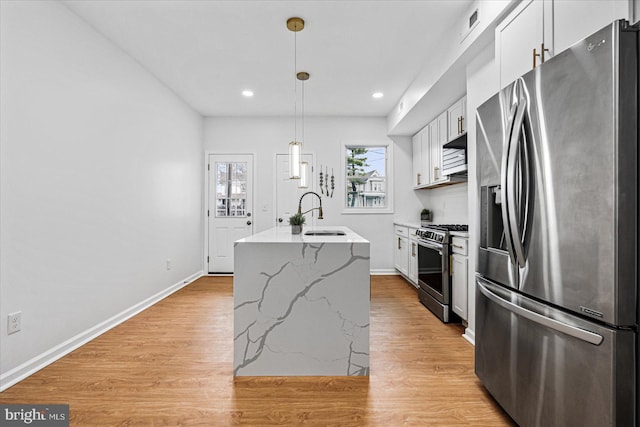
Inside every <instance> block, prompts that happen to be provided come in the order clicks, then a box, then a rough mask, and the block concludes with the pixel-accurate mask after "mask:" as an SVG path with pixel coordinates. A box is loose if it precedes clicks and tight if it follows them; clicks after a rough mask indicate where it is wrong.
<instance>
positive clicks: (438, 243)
mask: <svg viewBox="0 0 640 427" xmlns="http://www.w3.org/2000/svg"><path fill="white" fill-rule="evenodd" d="M468 229H469V228H468V226H467V225H461V224H438V225H429V226H426V227H421V228H419V229H418V230H416V236H417V237H418V285H419V288H418V298H420V302H421V303H422V304H423V305H424V306H425V307H427V308H428V309H429V310H431V312H432V313H433V314H435V315H436V316H438V318H439V319H440V320H442V321H443V322H445V323H449V322H458V321H459V320H460V319H459V318H458V316H456V315H455V314H454V313H453V311H451V251H450V241H451V237H450V234H449V233H450V232H451V231H464V232H466V231H468Z"/></svg>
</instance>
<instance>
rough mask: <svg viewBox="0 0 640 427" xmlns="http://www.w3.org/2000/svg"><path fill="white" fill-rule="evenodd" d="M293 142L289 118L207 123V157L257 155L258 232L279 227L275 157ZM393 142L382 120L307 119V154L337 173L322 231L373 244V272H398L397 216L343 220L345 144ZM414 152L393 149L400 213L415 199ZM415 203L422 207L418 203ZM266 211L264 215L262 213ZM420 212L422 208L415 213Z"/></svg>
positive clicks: (349, 216)
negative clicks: (335, 228)
mask: <svg viewBox="0 0 640 427" xmlns="http://www.w3.org/2000/svg"><path fill="white" fill-rule="evenodd" d="M292 138H293V120H292V118H289V117H256V118H246V117H242V118H224V117H212V118H207V119H205V151H206V152H208V153H214V154H217V153H220V154H225V153H226V154H230V153H254V154H255V157H254V162H255V164H256V176H257V177H258V179H257V180H256V183H255V184H256V185H255V186H254V189H255V190H254V192H255V206H256V207H257V209H256V211H255V214H254V221H255V222H254V224H255V228H254V231H255V232H260V231H263V230H266V229H268V228H270V227H273V226H274V225H275V215H276V214H275V208H276V207H275V206H274V205H273V204H274V191H275V188H274V180H275V178H274V173H275V171H274V166H275V155H276V154H278V153H280V154H286V153H287V150H288V143H289V141H291V140H292ZM367 141H368V142H371V143H376V142H383V143H384V142H388V143H390V144H394V143H393V141H391V140H390V139H389V138H387V137H386V121H385V119H384V118H383V117H379V118H375V117H374V118H363V117H340V118H337V117H336V118H332V117H306V118H305V138H304V148H303V152H305V153H313V154H314V155H315V162H316V164H317V165H323V166H329V169H331V168H333V169H334V172H335V177H336V178H335V179H336V192H335V194H334V198H332V199H329V198H326V197H323V200H322V206H323V208H324V218H325V219H324V220H322V221H321V222H319V224H320V223H321V224H323V225H345V226H347V227H349V228H351V229H353V230H354V231H355V232H357V233H358V234H360V235H362V236H363V237H364V238H366V239H368V240H369V241H370V242H371V269H372V270H374V271H375V270H389V271H392V270H393V251H392V238H393V218H394V214H342V213H341V212H342V208H343V200H342V198H341V197H340V196H339V195H340V192H339V191H338V189H339V188H340V186H341V181H342V174H341V171H340V165H341V155H342V144H343V143H350V142H351V143H352V142H367ZM410 175H411V147H410V142H407V141H402V142H401V143H398V144H395V146H394V189H395V193H394V200H395V210H396V211H397V212H401V211H402V212H404V211H405V210H407V208H406V204H407V200H408V199H409V198H410V197H413V196H412V195H411V191H412V190H410V185H409V182H410ZM410 203H413V205H414V206H415V205H417V203H416V201H415V198H414V200H413V201H411V202H410ZM264 206H267V210H266V211H263V210H262V209H263V207H264ZM414 209H417V208H414Z"/></svg>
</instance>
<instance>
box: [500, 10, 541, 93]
mask: <svg viewBox="0 0 640 427" xmlns="http://www.w3.org/2000/svg"><path fill="white" fill-rule="evenodd" d="M551 8H552V5H551V2H550V1H547V0H525V1H523V2H522V3H520V4H519V5H518V6H517V7H516V8H515V9H514V10H513V11H512V12H511V13H510V14H509V15H508V16H507V17H506V18H505V19H504V20H503V21H502V22H501V23H500V24H499V25H498V26H497V27H496V58H499V60H500V87H501V88H502V87H505V86H507V85H508V84H509V83H511V82H512V81H514V80H515V79H517V78H518V77H520V76H521V75H523V74H524V73H526V72H527V71H529V70H531V69H532V68H534V67H535V66H536V65H538V64H540V63H541V62H542V55H543V54H544V59H548V58H549V57H550V56H551V53H552V52H553V46H552V44H553V41H552V32H551V23H552V22H553V19H552V15H551V10H552V9H551ZM545 24H546V25H545Z"/></svg>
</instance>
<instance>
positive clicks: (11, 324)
mask: <svg viewBox="0 0 640 427" xmlns="http://www.w3.org/2000/svg"><path fill="white" fill-rule="evenodd" d="M21 327H22V312H21V311H17V312H15V313H11V314H9V315H8V316H7V335H10V334H15V333H16V332H18V331H19V330H20V328H21Z"/></svg>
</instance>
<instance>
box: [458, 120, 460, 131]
mask: <svg viewBox="0 0 640 427" xmlns="http://www.w3.org/2000/svg"><path fill="white" fill-rule="evenodd" d="M458 135H460V117H459V116H458Z"/></svg>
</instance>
